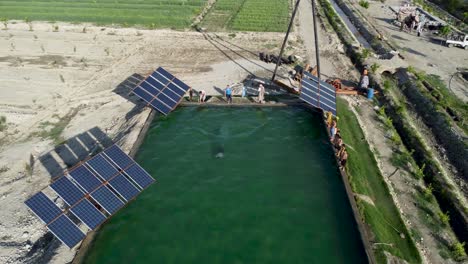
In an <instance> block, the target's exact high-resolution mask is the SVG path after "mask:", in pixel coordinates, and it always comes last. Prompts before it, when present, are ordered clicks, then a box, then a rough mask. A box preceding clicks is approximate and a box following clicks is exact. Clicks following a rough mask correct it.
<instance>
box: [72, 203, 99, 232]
mask: <svg viewBox="0 0 468 264" xmlns="http://www.w3.org/2000/svg"><path fill="white" fill-rule="evenodd" d="M70 211H71V212H72V213H73V214H74V215H75V216H76V217H78V219H80V220H81V222H83V223H84V224H85V225H86V226H88V227H89V228H90V229H92V230H94V229H95V228H96V227H98V226H99V225H100V224H101V223H102V222H104V221H105V220H106V217H105V216H104V214H102V213H101V212H100V211H99V210H98V209H97V208H96V207H95V206H94V205H93V204H92V203H91V202H90V201H89V200H88V199H83V200H81V202H79V203H77V204H76V205H75V206H73V207H72V208H71V209H70Z"/></svg>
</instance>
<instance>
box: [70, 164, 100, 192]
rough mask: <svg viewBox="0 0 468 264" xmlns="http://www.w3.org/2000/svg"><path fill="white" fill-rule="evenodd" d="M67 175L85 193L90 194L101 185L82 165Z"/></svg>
mask: <svg viewBox="0 0 468 264" xmlns="http://www.w3.org/2000/svg"><path fill="white" fill-rule="evenodd" d="M69 174H70V176H71V177H72V178H73V179H74V180H75V181H76V182H77V183H78V185H79V186H80V187H81V188H83V189H84V190H85V191H86V192H92V191H93V190H94V189H96V188H97V187H98V186H99V185H101V183H102V182H101V181H100V180H99V179H98V178H97V177H96V176H94V174H92V173H91V171H89V170H88V169H87V168H86V167H85V166H84V165H81V166H79V167H77V168H76V169H74V170H72V171H71V172H69Z"/></svg>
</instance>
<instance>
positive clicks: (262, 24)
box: [202, 0, 290, 32]
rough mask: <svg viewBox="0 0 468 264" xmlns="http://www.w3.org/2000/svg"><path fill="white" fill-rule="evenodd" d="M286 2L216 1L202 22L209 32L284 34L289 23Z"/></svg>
mask: <svg viewBox="0 0 468 264" xmlns="http://www.w3.org/2000/svg"><path fill="white" fill-rule="evenodd" d="M289 2H290V1H288V0H218V1H217V2H216V4H215V5H214V6H213V7H212V9H211V10H210V12H209V13H208V15H207V16H206V17H205V19H204V20H203V23H202V26H203V27H206V28H207V29H208V30H210V31H219V30H226V29H233V30H241V31H271V32H284V31H286V29H287V27H288V21H289V8H290V7H289Z"/></svg>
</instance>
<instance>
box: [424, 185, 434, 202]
mask: <svg viewBox="0 0 468 264" xmlns="http://www.w3.org/2000/svg"><path fill="white" fill-rule="evenodd" d="M432 191H434V187H432V184H429V185H428V186H427V188H425V189H424V198H426V200H428V201H430V200H432V197H433V196H432Z"/></svg>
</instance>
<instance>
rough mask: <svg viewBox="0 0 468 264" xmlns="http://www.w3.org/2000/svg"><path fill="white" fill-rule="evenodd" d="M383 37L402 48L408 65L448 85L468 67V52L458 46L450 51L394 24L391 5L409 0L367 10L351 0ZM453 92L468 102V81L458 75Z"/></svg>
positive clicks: (433, 39)
mask: <svg viewBox="0 0 468 264" xmlns="http://www.w3.org/2000/svg"><path fill="white" fill-rule="evenodd" d="M349 2H351V3H353V5H354V7H355V8H357V9H358V10H359V11H360V12H361V13H362V14H363V15H364V16H365V17H366V18H367V19H368V20H369V21H370V22H371V24H372V25H374V26H376V27H377V29H378V30H379V31H380V32H382V33H383V35H384V36H385V37H386V38H387V39H388V40H389V41H390V42H391V43H393V44H396V46H397V47H398V49H399V52H400V53H401V54H402V55H403V56H404V57H405V63H406V64H408V65H411V66H413V67H415V68H416V69H419V70H423V71H425V72H426V73H428V74H436V75H439V76H440V77H441V78H442V80H443V81H444V82H445V83H446V85H447V86H448V84H449V80H450V78H451V77H452V75H453V74H454V73H456V72H457V68H459V67H461V68H463V67H464V68H466V67H467V65H468V51H467V50H464V49H462V48H459V47H452V48H448V47H446V46H443V45H441V42H440V38H439V37H437V36H436V35H434V34H432V33H431V32H424V33H423V34H422V36H421V37H418V36H417V35H416V33H415V32H413V33H408V32H404V31H403V32H400V29H399V28H398V27H397V26H395V25H394V24H393V20H394V17H395V14H394V12H393V11H392V10H390V6H400V5H401V3H403V2H406V1H401V0H387V1H385V4H382V3H381V2H379V1H369V3H370V5H369V8H368V9H365V8H362V7H360V6H359V4H358V2H359V1H358V0H349ZM450 88H451V90H452V91H453V92H454V93H455V94H456V95H457V96H458V97H459V98H460V99H462V100H464V101H465V102H467V101H468V81H466V80H464V79H463V78H461V77H459V76H458V75H456V77H454V78H453V79H452V83H451V85H450Z"/></svg>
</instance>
